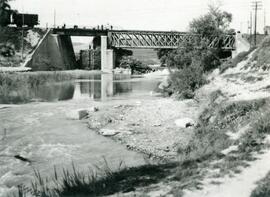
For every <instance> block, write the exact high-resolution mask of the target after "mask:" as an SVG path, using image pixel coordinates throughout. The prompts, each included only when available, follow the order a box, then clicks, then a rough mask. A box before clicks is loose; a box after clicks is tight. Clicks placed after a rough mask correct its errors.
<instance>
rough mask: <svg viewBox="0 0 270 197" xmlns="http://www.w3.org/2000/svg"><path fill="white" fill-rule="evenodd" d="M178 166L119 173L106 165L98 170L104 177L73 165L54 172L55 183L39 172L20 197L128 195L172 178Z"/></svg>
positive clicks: (22, 189)
mask: <svg viewBox="0 0 270 197" xmlns="http://www.w3.org/2000/svg"><path fill="white" fill-rule="evenodd" d="M176 166H177V164H175V163H170V164H160V165H145V166H140V167H132V168H127V167H125V168H122V167H121V165H120V167H119V169H118V170H117V171H112V170H111V169H110V168H109V167H108V165H106V168H105V169H102V170H101V169H98V171H99V172H100V173H97V172H94V171H90V172H88V173H85V172H84V173H83V172H79V171H78V170H77V169H76V168H75V166H74V164H72V169H73V170H72V171H69V170H66V169H63V173H62V175H60V174H58V173H57V170H56V169H54V177H53V178H51V179H49V178H46V177H42V175H41V174H40V173H39V172H38V171H35V180H34V181H33V182H32V184H31V187H30V188H28V187H25V186H20V187H19V188H18V195H17V196H19V197H27V196H28V195H29V194H31V195H33V196H42V197H64V196H65V197H68V196H70V197H84V196H85V197H86V196H104V195H111V194H115V193H127V192H131V191H134V190H135V189H136V188H140V187H145V186H149V185H151V184H155V183H158V182H159V181H161V180H163V179H165V178H166V177H168V176H169V175H170V171H171V169H173V168H175V167H176ZM121 168H122V169H121ZM19 194H20V195H21V196H20V195H19Z"/></svg>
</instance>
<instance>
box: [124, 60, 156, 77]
mask: <svg viewBox="0 0 270 197" xmlns="http://www.w3.org/2000/svg"><path fill="white" fill-rule="evenodd" d="M120 67H121V68H129V69H131V73H132V74H143V73H147V72H150V71H152V69H151V68H150V67H149V66H147V65H145V64H143V63H142V62H141V61H139V60H137V59H135V58H133V57H131V56H124V57H123V58H122V59H121V60H120Z"/></svg>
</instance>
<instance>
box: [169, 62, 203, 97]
mask: <svg viewBox="0 0 270 197" xmlns="http://www.w3.org/2000/svg"><path fill="white" fill-rule="evenodd" d="M170 79H171V82H172V89H173V91H174V92H175V93H176V94H178V95H179V96H180V98H183V99H190V98H193V97H194V91H195V90H196V89H197V88H199V87H201V86H202V85H204V84H205V83H206V79H205V77H204V75H203V69H202V68H201V67H200V66H198V65H195V64H193V65H191V66H189V67H185V68H183V69H180V70H178V71H175V72H172V73H171V76H170Z"/></svg>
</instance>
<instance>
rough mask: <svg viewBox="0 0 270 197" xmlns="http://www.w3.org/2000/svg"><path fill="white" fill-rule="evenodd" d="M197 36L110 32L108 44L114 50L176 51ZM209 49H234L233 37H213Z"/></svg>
mask: <svg viewBox="0 0 270 197" xmlns="http://www.w3.org/2000/svg"><path fill="white" fill-rule="evenodd" d="M199 37H200V36H199V35H196V34H188V33H181V32H150V31H149V32H147V31H145V32H144V31H111V32H109V44H110V45H111V46H113V47H116V48H157V49H176V48H178V47H179V46H181V44H182V43H183V42H184V41H195V39H197V38H199ZM208 45H209V48H218V47H220V46H221V48H222V49H224V50H234V49H235V36H234V35H224V36H220V37H213V38H211V39H210V40H209V41H208Z"/></svg>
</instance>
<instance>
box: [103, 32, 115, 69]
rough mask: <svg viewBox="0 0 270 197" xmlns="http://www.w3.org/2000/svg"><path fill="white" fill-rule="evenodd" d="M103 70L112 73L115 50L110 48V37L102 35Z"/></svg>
mask: <svg viewBox="0 0 270 197" xmlns="http://www.w3.org/2000/svg"><path fill="white" fill-rule="evenodd" d="M100 50H101V71H102V72H106V73H112V71H113V68H114V52H113V50H112V49H108V37H107V36H101V49H100Z"/></svg>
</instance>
